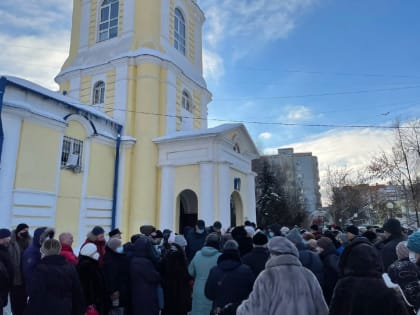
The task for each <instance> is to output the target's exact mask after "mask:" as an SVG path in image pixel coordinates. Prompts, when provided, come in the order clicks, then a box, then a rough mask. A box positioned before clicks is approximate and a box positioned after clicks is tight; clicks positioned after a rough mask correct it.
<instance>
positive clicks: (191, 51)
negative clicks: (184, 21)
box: [186, 4, 195, 64]
mask: <svg viewBox="0 0 420 315" xmlns="http://www.w3.org/2000/svg"><path fill="white" fill-rule="evenodd" d="M188 11H189V18H188V26H189V27H188V30H187V32H186V33H187V34H186V40H187V49H188V52H187V55H188V57H189V59H190V62H191V63H192V64H194V63H195V19H194V10H193V8H192V7H191V5H190V4H189V6H188Z"/></svg>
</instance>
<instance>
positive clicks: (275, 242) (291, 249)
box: [268, 236, 299, 257]
mask: <svg viewBox="0 0 420 315" xmlns="http://www.w3.org/2000/svg"><path fill="white" fill-rule="evenodd" d="M268 250H269V251H270V253H271V254H273V255H286V254H289V255H293V256H296V257H299V252H298V250H297V248H296V246H295V245H294V244H293V243H292V242H291V241H289V240H288V239H287V238H285V237H283V236H276V237H273V238H272V239H271V240H270V241H269V242H268Z"/></svg>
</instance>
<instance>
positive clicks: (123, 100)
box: [113, 61, 129, 135]
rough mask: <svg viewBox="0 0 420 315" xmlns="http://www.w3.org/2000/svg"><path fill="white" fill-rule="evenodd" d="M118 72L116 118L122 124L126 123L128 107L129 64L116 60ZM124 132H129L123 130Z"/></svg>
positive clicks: (115, 98)
mask: <svg viewBox="0 0 420 315" xmlns="http://www.w3.org/2000/svg"><path fill="white" fill-rule="evenodd" d="M113 64H114V66H115V68H116V72H115V96H114V115H113V117H114V119H115V120H116V121H118V122H119V123H120V124H121V125H125V124H126V116H127V112H126V109H127V108H126V107H127V94H128V82H129V77H128V66H127V63H126V62H125V61H121V62H118V61H116V62H114V63H113ZM123 134H125V135H126V134H127V132H126V131H124V130H123Z"/></svg>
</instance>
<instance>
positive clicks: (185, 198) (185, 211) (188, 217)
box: [177, 189, 198, 233]
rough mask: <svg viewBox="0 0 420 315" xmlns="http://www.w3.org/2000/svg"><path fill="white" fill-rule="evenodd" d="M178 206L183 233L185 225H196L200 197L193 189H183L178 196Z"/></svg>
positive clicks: (180, 230) (180, 231)
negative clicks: (198, 197)
mask: <svg viewBox="0 0 420 315" xmlns="http://www.w3.org/2000/svg"><path fill="white" fill-rule="evenodd" d="M177 206H178V209H179V212H178V213H179V225H178V226H179V229H178V232H179V233H183V232H184V229H185V227H187V226H191V227H194V226H195V224H196V222H197V214H198V199H197V195H196V194H195V192H193V191H192V190H189V189H187V190H184V191H182V192H181V193H180V194H179V195H178V198H177Z"/></svg>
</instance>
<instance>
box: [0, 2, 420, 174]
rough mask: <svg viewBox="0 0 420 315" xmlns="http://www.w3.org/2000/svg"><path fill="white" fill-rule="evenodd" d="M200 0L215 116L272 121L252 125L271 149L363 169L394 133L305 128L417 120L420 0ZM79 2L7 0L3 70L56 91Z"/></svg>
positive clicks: (1, 17) (1, 22) (0, 36)
mask: <svg viewBox="0 0 420 315" xmlns="http://www.w3.org/2000/svg"><path fill="white" fill-rule="evenodd" d="M198 2H199V4H200V5H201V7H202V9H203V11H204V12H205V14H206V17H207V20H206V23H205V27H204V34H203V38H204V64H205V66H204V70H205V76H206V79H207V83H208V87H209V90H210V91H211V92H212V93H213V102H212V103H211V104H210V106H209V117H210V118H211V119H219V118H223V119H227V120H234V121H257V122H263V123H267V122H268V123H273V124H252V123H246V126H247V127H248V129H249V131H250V134H251V136H252V137H253V138H254V140H255V142H256V143H257V146H258V147H259V148H260V149H261V151H262V152H266V153H268V152H273V151H275V150H276V148H278V147H285V146H293V147H294V148H295V151H298V152H302V151H312V152H313V153H314V154H315V155H317V156H318V159H319V163H320V169H321V176H322V174H323V171H324V170H325V168H326V167H327V166H328V165H333V166H335V165H340V166H348V167H350V168H358V167H361V166H363V164H365V163H366V161H368V160H369V158H370V157H371V156H372V155H374V154H375V153H376V152H378V150H380V149H388V148H389V146H390V143H391V141H392V137H391V136H392V135H391V132H389V131H385V130H381V129H374V128H362V129H351V128H334V127H305V126H302V125H307V124H310V125H313V124H322V125H390V124H392V122H393V121H394V120H395V119H397V118H398V119H401V120H403V121H405V120H410V119H412V118H415V117H419V116H420V72H419V70H420V58H419V56H420V41H419V34H420V19H419V18H418V12H420V2H419V1H416V0H406V1H404V2H403V4H402V1H399V0H386V1H383V0H368V1H358V0H355V1H342V0H336V1H333V0H275V1H273V0H223V1H215V0H199V1H198ZM71 9H72V4H71V1H70V0H42V1H36V0H2V1H1V2H0V45H1V51H2V53H1V54H0V73H7V74H13V75H17V76H20V77H24V78H27V79H30V80H33V81H35V82H37V83H40V84H42V85H44V86H47V87H50V88H56V85H55V83H54V81H53V78H54V76H55V75H56V74H57V73H58V71H59V68H60V66H61V64H62V63H63V61H64V60H65V58H66V55H67V51H68V46H69V38H70V25H71ZM283 123H286V124H290V123H291V124H298V125H299V126H283V125H280V124H283ZM217 124H220V122H219V121H217V120H210V121H209V125H210V126H214V125H217Z"/></svg>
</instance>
